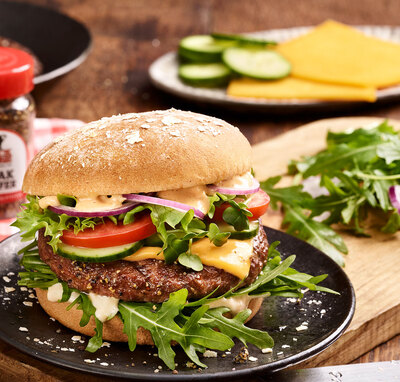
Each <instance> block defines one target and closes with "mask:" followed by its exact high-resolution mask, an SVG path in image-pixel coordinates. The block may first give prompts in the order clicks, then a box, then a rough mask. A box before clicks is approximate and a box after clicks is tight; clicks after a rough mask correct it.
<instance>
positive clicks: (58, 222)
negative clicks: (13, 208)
mask: <svg viewBox="0 0 400 382" xmlns="http://www.w3.org/2000/svg"><path fill="white" fill-rule="evenodd" d="M27 199H28V203H25V204H24V205H23V206H24V207H25V208H24V209H23V210H21V212H20V213H19V214H18V216H17V220H16V221H15V222H14V223H13V224H12V226H14V227H17V228H19V229H20V230H21V232H22V235H21V238H22V240H23V241H28V240H34V239H35V237H36V232H37V231H39V230H40V229H42V228H44V235H45V236H49V237H50V240H49V241H48V244H49V245H50V246H51V247H52V248H53V251H54V252H56V251H57V245H58V244H59V243H60V241H61V240H60V237H61V235H62V231H63V230H66V229H69V228H72V229H73V230H74V232H75V233H78V232H80V231H83V230H84V229H86V228H94V226H95V225H96V224H99V223H101V222H102V221H103V220H102V219H99V218H95V219H92V218H75V217H71V216H67V215H65V214H62V215H58V214H56V213H54V212H51V211H50V210H49V209H47V208H46V209H45V210H42V209H41V208H40V207H39V203H38V200H39V199H38V198H37V197H34V196H30V195H28V196H27Z"/></svg>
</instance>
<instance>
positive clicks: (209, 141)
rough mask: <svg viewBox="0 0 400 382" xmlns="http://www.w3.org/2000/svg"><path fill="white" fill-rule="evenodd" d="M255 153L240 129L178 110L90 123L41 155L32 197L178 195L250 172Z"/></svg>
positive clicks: (28, 179)
mask: <svg viewBox="0 0 400 382" xmlns="http://www.w3.org/2000/svg"><path fill="white" fill-rule="evenodd" d="M250 167H251V147H250V144H249V142H248V141H247V139H246V138H245V137H244V136H243V135H242V134H241V132H240V131H239V129H238V128H236V127H234V126H232V125H230V124H228V123H226V122H224V121H222V120H220V119H217V118H213V117H209V116H205V115H202V114H195V113H191V112H187V111H178V110H174V109H170V110H165V111H152V112H148V113H139V114H134V113H131V114H124V115H118V116H113V117H110V118H102V119H100V120H99V121H94V122H91V123H88V124H87V125H85V126H82V127H81V128H77V129H75V130H73V131H71V132H69V133H67V134H64V135H63V136H61V137H59V138H57V139H56V140H54V141H53V142H52V143H50V144H49V145H47V146H46V147H45V148H44V149H43V150H41V151H40V152H39V153H38V154H37V155H36V156H35V158H33V160H32V162H31V163H30V165H29V167H28V170H27V172H26V174H25V178H24V183H23V186H22V190H23V191H24V192H26V193H27V194H31V195H39V196H49V195H57V194H66V195H74V196H78V197H83V196H91V195H93V196H94V195H116V194H127V193H139V192H153V191H165V190H173V189H180V188H186V187H192V186H198V185H202V184H210V183H216V182H219V181H221V180H224V179H228V178H231V177H233V176H235V175H241V174H243V173H245V172H246V171H249V169H250Z"/></svg>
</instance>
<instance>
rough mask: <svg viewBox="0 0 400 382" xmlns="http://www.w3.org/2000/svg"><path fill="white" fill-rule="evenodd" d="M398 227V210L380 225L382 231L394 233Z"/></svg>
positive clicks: (399, 225)
mask: <svg viewBox="0 0 400 382" xmlns="http://www.w3.org/2000/svg"><path fill="white" fill-rule="evenodd" d="M399 229H400V214H399V212H398V211H395V212H393V213H392V214H391V215H390V218H389V220H388V221H387V223H386V225H385V226H383V227H382V232H384V233H396V232H397V231H398V230H399Z"/></svg>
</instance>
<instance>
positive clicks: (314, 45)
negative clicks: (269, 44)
mask: <svg viewBox="0 0 400 382" xmlns="http://www.w3.org/2000/svg"><path fill="white" fill-rule="evenodd" d="M276 50H277V51H278V52H279V53H281V54H282V55H283V56H285V57H286V58H287V59H288V60H289V61H290V62H291V64H292V76H294V77H297V78H304V79H308V80H313V81H320V82H329V83H335V84H346V85H354V86H372V87H377V88H382V87H387V86H391V85H396V84H399V83H400V44H396V43H393V42H388V41H383V40H380V39H378V38H375V37H370V36H367V35H365V34H364V33H362V32H360V31H358V30H356V29H355V28H352V27H349V26H347V25H344V24H341V23H338V22H335V21H326V22H324V23H323V24H321V25H319V26H318V27H316V28H315V29H313V30H312V31H311V32H309V33H307V34H305V35H303V36H300V37H298V38H296V39H293V40H290V41H288V42H286V43H283V44H280V45H278V46H277V48H276Z"/></svg>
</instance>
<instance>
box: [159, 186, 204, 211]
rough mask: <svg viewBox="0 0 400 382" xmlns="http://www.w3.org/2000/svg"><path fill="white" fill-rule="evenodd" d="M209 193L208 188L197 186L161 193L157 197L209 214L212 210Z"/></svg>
mask: <svg viewBox="0 0 400 382" xmlns="http://www.w3.org/2000/svg"><path fill="white" fill-rule="evenodd" d="M207 193H209V192H208V188H207V187H206V186H195V187H189V188H181V189H179V190H168V191H160V192H159V193H158V194H157V196H158V197H159V198H162V199H167V200H173V201H175V202H179V203H184V204H187V205H189V206H192V207H194V208H196V209H198V210H200V211H201V212H203V213H207V212H208V209H209V208H210V201H209V200H208V196H207Z"/></svg>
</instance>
